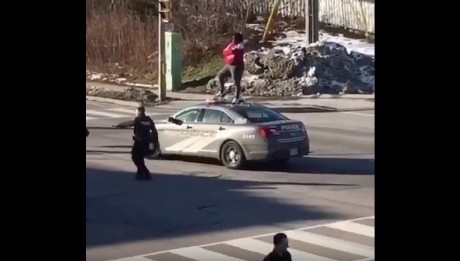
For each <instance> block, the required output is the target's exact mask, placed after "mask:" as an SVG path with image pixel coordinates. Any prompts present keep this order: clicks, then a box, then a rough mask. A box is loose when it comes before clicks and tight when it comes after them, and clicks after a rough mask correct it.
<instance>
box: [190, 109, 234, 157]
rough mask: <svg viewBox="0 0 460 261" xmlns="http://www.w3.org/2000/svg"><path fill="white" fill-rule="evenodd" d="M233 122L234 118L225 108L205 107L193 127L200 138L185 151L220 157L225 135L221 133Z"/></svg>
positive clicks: (203, 155)
mask: <svg viewBox="0 0 460 261" xmlns="http://www.w3.org/2000/svg"><path fill="white" fill-rule="evenodd" d="M232 123H233V119H232V118H230V116H228V115H227V114H226V113H225V112H224V111H223V110H219V109H210V108H206V109H203V111H202V112H201V114H200V117H199V118H198V120H197V123H196V124H195V125H194V128H193V129H194V134H195V135H198V136H199V137H200V139H199V140H198V141H197V142H195V143H193V144H190V145H189V146H188V147H187V148H185V149H184V150H183V153H184V154H187V155H194V156H202V157H218V156H219V148H220V144H221V143H222V140H223V139H224V137H225V135H221V134H222V132H224V131H225V130H227V129H228V126H227V125H231V124H232Z"/></svg>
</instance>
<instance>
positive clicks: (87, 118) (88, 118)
mask: <svg viewBox="0 0 460 261" xmlns="http://www.w3.org/2000/svg"><path fill="white" fill-rule="evenodd" d="M95 119H97V118H94V117H88V116H86V120H87V121H90V120H95Z"/></svg>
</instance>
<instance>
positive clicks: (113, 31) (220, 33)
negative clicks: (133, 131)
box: [86, 0, 247, 77]
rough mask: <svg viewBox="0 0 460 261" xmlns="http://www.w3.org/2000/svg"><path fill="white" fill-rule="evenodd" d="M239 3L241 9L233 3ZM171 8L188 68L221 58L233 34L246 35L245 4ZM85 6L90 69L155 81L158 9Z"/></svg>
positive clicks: (131, 0) (129, 3) (140, 4)
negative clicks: (212, 57)
mask: <svg viewBox="0 0 460 261" xmlns="http://www.w3.org/2000/svg"><path fill="white" fill-rule="evenodd" d="M236 1H237V2H241V3H242V4H240V5H238V4H235V3H229V2H236ZM172 3H173V19H172V23H173V24H174V30H175V31H178V32H181V34H182V37H183V57H184V61H183V64H184V66H194V65H198V64H199V63H200V62H202V61H203V60H205V59H208V58H209V57H210V56H212V55H216V54H220V52H221V48H222V45H223V44H225V43H226V42H228V41H229V40H230V34H232V33H233V32H236V31H239V32H241V31H243V30H244V25H245V17H246V16H247V14H246V13H247V12H246V11H247V5H246V4H245V3H246V1H243V0H230V1H221V0H194V1H190V0H175V1H173V2H172ZM229 6H236V7H232V8H230V7H229ZM86 7H87V8H86V9H87V11H86V57H87V67H91V68H97V69H99V70H104V71H105V70H109V71H110V72H113V71H117V70H118V71H120V70H121V71H123V72H129V73H142V74H143V76H145V75H146V74H148V75H150V76H152V77H154V75H155V74H156V68H157V63H156V61H157V56H158V54H157V21H158V16H157V15H158V14H157V10H156V9H155V7H156V4H155V3H153V4H152V1H147V0H124V1H123V0H86ZM115 64H116V65H117V66H115Z"/></svg>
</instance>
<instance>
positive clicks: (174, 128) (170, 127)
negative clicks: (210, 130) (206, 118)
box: [159, 108, 201, 154]
mask: <svg viewBox="0 0 460 261" xmlns="http://www.w3.org/2000/svg"><path fill="white" fill-rule="evenodd" d="M200 113H201V108H191V109H185V110H183V111H181V112H179V113H177V114H176V115H175V116H174V118H175V119H178V120H181V121H182V124H181V125H177V124H173V123H168V124H167V127H166V128H164V130H162V131H161V134H159V135H160V142H161V144H160V146H161V151H162V153H163V154H182V150H183V149H184V148H186V147H187V146H189V144H192V143H193V142H195V140H197V139H198V138H197V137H196V135H194V133H193V131H194V128H193V127H194V125H195V124H196V121H197V119H198V117H199V115H200Z"/></svg>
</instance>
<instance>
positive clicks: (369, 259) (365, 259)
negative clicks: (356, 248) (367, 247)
mask: <svg viewBox="0 0 460 261" xmlns="http://www.w3.org/2000/svg"><path fill="white" fill-rule="evenodd" d="M371 260H375V258H374V257H369V258H363V259H360V260H356V261H371Z"/></svg>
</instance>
